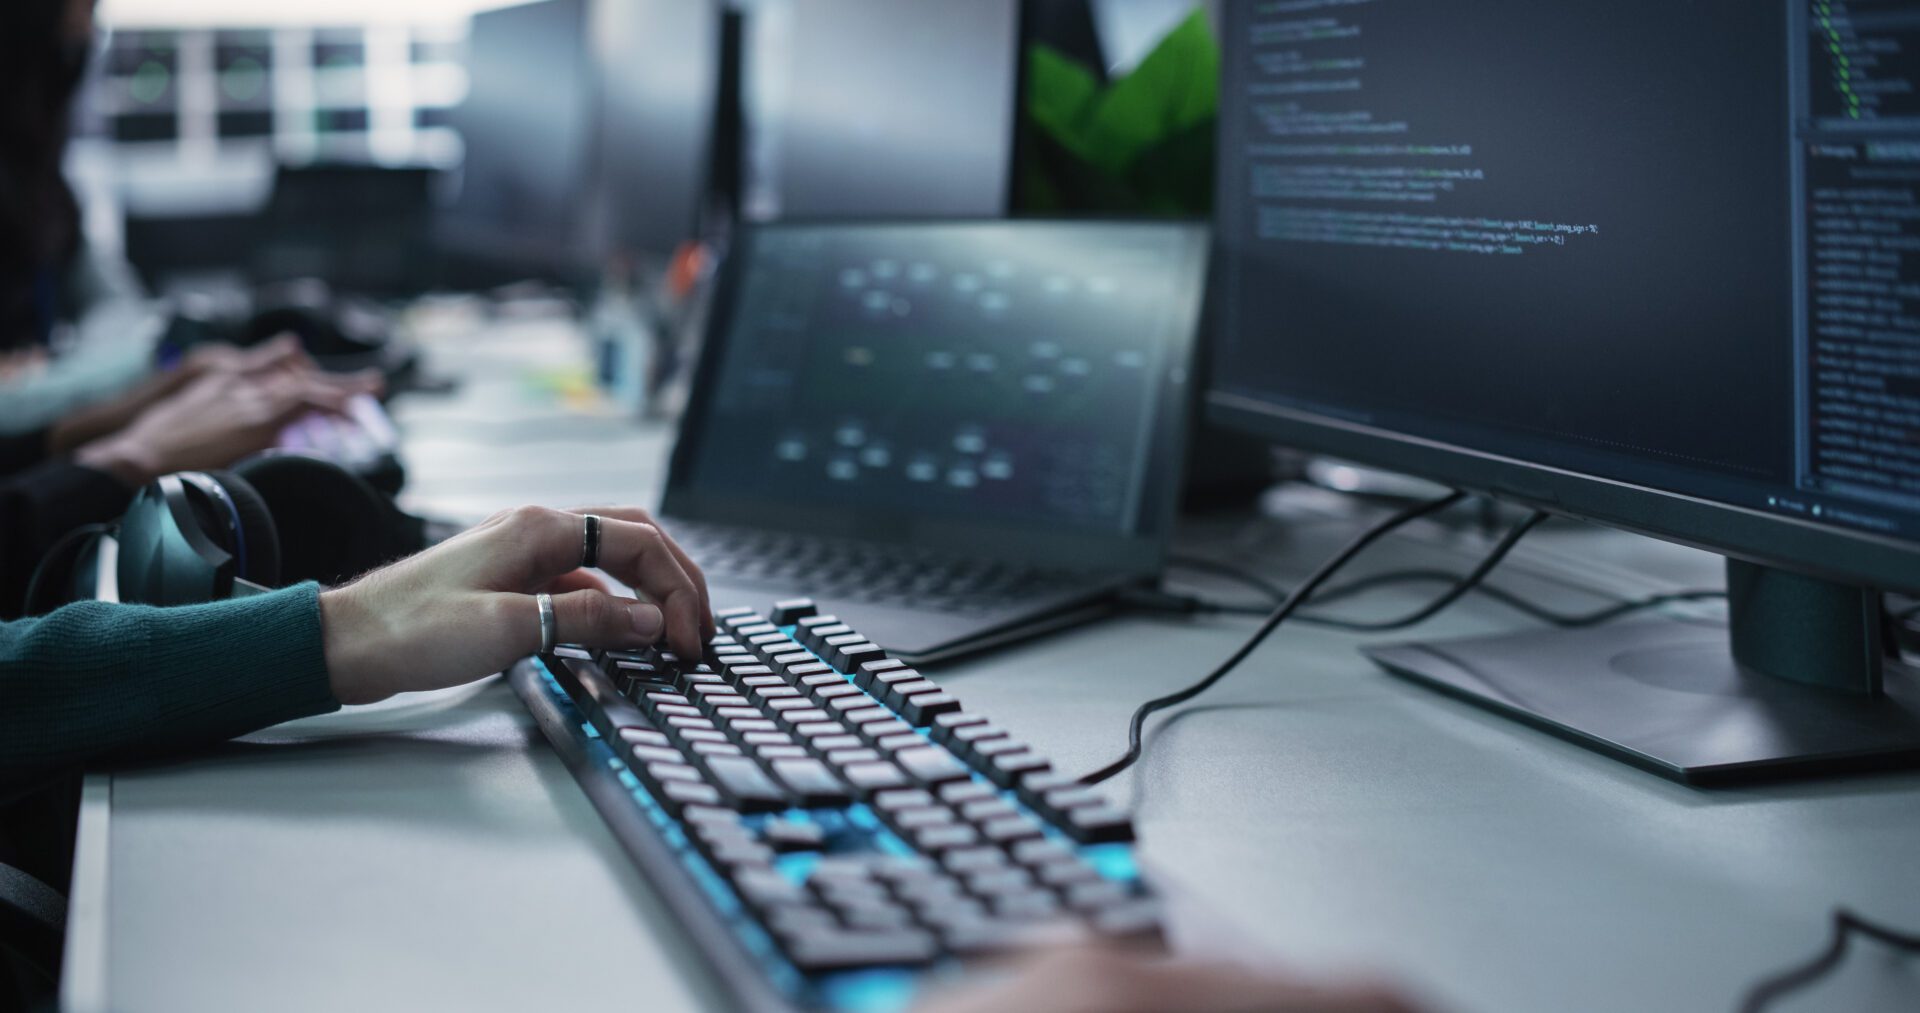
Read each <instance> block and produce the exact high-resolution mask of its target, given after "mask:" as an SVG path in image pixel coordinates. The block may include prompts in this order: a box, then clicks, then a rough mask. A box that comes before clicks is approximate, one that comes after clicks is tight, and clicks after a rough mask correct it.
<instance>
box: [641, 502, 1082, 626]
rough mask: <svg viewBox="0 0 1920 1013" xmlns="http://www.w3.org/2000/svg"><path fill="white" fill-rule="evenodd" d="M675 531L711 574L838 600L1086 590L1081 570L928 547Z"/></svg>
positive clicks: (944, 599) (900, 601)
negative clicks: (803, 589) (798, 588)
mask: <svg viewBox="0 0 1920 1013" xmlns="http://www.w3.org/2000/svg"><path fill="white" fill-rule="evenodd" d="M673 532H674V537H675V538H676V539H677V540H679V542H680V543H681V544H682V545H684V546H686V548H687V551H688V552H690V553H692V554H693V556H694V557H695V558H697V559H699V560H700V565H701V568H702V569H704V570H705V571H706V574H707V576H708V577H709V578H711V579H714V580H717V581H723V582H726V583H730V584H742V585H747V586H754V585H759V586H765V587H794V586H799V585H804V586H805V587H807V588H808V589H809V590H811V591H812V593H814V594H816V595H819V596H820V597H822V598H831V599H833V600H835V601H849V602H871V603H874V604H885V605H898V606H902V607H907V608H924V609H932V610H936V611H947V612H960V613H969V614H973V613H981V612H989V611H993V610H996V609H1000V608H1005V607H1007V605H1008V603H1009V602H1012V601H1016V600H1021V599H1030V598H1035V597H1044V596H1050V595H1054V594H1062V593H1069V592H1074V591H1084V590H1085V588H1086V587H1087V585H1088V583H1089V582H1090V581H1091V580H1093V578H1092V577H1091V576H1090V575H1089V574H1086V573H1082V572H1074V571H1069V570H1059V569H1044V568H1039V567H1029V566H1021V565H1018V564H1014V563H1008V562H1000V561H991V560H982V559H980V558H979V557H977V556H974V557H962V556H956V555H949V554H945V553H940V552H935V551H933V550H930V549H921V548H913V547H908V546H899V545H887V544H884V543H878V542H866V541H860V540H856V539H849V538H832V537H827V536H822V535H807V534H799V533H794V532H784V531H767V530H761V529H756V528H736V527H726V526H720V525H713V524H703V523H700V522H689V521H685V520H677V521H675V522H674V526H673Z"/></svg>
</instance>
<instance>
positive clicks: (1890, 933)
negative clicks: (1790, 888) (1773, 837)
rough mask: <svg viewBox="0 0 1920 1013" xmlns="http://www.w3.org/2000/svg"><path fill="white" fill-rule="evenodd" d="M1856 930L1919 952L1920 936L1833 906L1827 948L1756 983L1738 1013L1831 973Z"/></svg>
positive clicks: (1755, 1010)
mask: <svg viewBox="0 0 1920 1013" xmlns="http://www.w3.org/2000/svg"><path fill="white" fill-rule="evenodd" d="M1856 932H1858V933H1860V934H1861V935H1863V936H1868V937H1870V938H1873V939H1877V940H1879V941H1880V942H1882V943H1885V944H1886V945H1888V946H1891V947H1893V948H1894V949H1897V950H1905V951H1907V952H1908V953H1920V936H1915V935H1908V934H1907V933H1905V932H1897V931H1895V930H1893V929H1890V928H1887V927H1886V926H1884V925H1876V924H1874V923H1873V922H1870V921H1867V920H1866V919H1865V918H1862V917H1860V916H1859V915H1857V914H1854V913H1853V912H1852V911H1849V910H1847V909H1846V908H1835V909H1834V911H1833V935H1832V936H1831V937H1829V938H1828V939H1827V948H1826V949H1825V950H1822V951H1821V952H1820V953H1819V955H1817V956H1815V957H1814V958H1813V959H1811V960H1808V961H1807V962H1806V963H1804V964H1799V965H1797V966H1794V967H1790V968H1787V969H1786V970H1784V971H1781V972H1780V973H1778V974H1775V975H1772V976H1770V977H1767V978H1763V979H1761V980H1760V981H1758V982H1756V983H1755V984H1754V986H1753V987H1752V988H1750V989H1748V990H1747V994H1746V996H1745V997H1744V998H1742V999H1741V1000H1740V1013H1761V1011H1762V1010H1764V1009H1766V1008H1767V1007H1768V1006H1770V1005H1772V1004H1773V1003H1774V1002H1775V1001H1777V1000H1778V999H1779V998H1780V997H1781V996H1783V995H1786V994H1787V993H1789V992H1793V991H1797V990H1799V989H1802V988H1805V987H1806V986H1808V985H1811V984H1813V983H1814V982H1815V981H1818V980H1820V979H1821V978H1823V977H1825V976H1826V975H1827V974H1829V973H1831V972H1832V971H1833V969H1834V968H1836V967H1838V966H1840V961H1841V959H1842V958H1844V957H1845V956H1846V955H1847V941H1848V940H1849V939H1850V938H1852V936H1853V934H1854V933H1856Z"/></svg>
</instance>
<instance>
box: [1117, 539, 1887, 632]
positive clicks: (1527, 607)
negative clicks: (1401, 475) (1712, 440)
mask: <svg viewBox="0 0 1920 1013" xmlns="http://www.w3.org/2000/svg"><path fill="white" fill-rule="evenodd" d="M1168 563H1169V564H1170V565H1172V566H1176V567H1179V568H1182V569H1189V570H1194V571H1198V572H1205V573H1213V574H1218V575H1220V576H1223V577H1230V578H1231V579H1233V580H1236V581H1238V582H1239V583H1241V584H1245V585H1246V586H1248V587H1257V588H1259V589H1260V590H1262V591H1264V592H1266V593H1267V594H1268V596H1269V597H1271V598H1272V599H1273V600H1274V601H1276V602H1278V601H1280V600H1281V599H1283V598H1285V597H1286V591H1285V589H1284V588H1281V587H1280V586H1279V585H1277V584H1274V583H1273V582H1271V581H1268V580H1266V579H1265V578H1263V577H1261V576H1259V575H1258V574H1255V573H1253V572H1251V571H1248V570H1244V569H1241V568H1240V567H1237V566H1234V565H1233V564H1231V563H1225V562H1221V561H1219V560H1213V559H1204V558H1201V557H1198V556H1176V557H1174V558H1172V559H1169V560H1168ZM1462 579H1463V578H1462V577H1461V575H1460V574H1457V573H1453V572H1450V571H1447V570H1393V571H1390V572H1387V573H1377V574H1374V575H1373V576H1370V577H1361V578H1360V579H1358V580H1353V581H1349V582H1348V583H1345V584H1337V585H1335V586H1333V587H1330V588H1327V589H1326V590H1325V591H1322V592H1320V593H1319V594H1317V595H1314V596H1313V601H1312V602H1310V604H1313V605H1323V604H1327V603H1329V602H1334V601H1338V600H1340V599H1343V598H1351V597H1353V596H1355V595H1358V594H1362V593H1364V592H1367V591H1372V590H1374V589H1376V588H1381V587H1387V586H1391V585H1394V584H1439V583H1456V582H1459V581H1461V580H1462ZM1471 590H1473V591H1475V592H1478V593H1479V594H1483V595H1485V596H1487V597H1488V598H1491V599H1493V600H1494V601H1496V602H1499V603H1500V604H1502V605H1505V606H1507V607H1508V608H1511V609H1513V610H1515V611H1517V612H1520V613H1523V614H1525V615H1528V616H1531V617H1533V618H1535V619H1538V620H1540V621H1541V622H1544V623H1547V624H1549V625H1553V626H1559V627H1565V628H1568V629H1577V628H1580V627H1586V626H1599V625H1601V624H1603V623H1608V622H1612V621H1613V620H1615V619H1618V618H1620V617H1622V616H1626V615H1631V614H1633V613H1635V612H1642V611H1645V610H1647V609H1651V608H1658V607H1660V606H1662V605H1670V604H1674V603H1677V602H1688V601H1705V600H1708V599H1713V598H1725V597H1726V596H1727V592H1725V591H1722V590H1718V589H1714V588H1699V589H1693V590H1685V591H1669V592H1666V593H1663V594H1657V595H1651V596H1649V597H1646V598H1636V599H1629V600H1625V601H1620V602H1616V603H1615V604H1612V605H1608V606H1606V607H1604V608H1601V609H1598V610H1596V611H1593V612H1586V613H1574V614H1569V613H1564V612H1555V611H1553V610H1552V609H1549V608H1546V607H1544V606H1541V605H1537V604H1535V603H1534V602H1532V601H1529V600H1528V599H1526V598H1524V597H1521V596H1520V595H1519V594H1517V593H1515V592H1513V591H1509V590H1507V589H1506V588H1503V587H1500V586H1498V585H1495V584H1487V583H1480V584H1477V585H1475V586H1473V587H1472V588H1471ZM1163 597H1164V601H1165V602H1167V604H1165V605H1157V604H1154V603H1152V602H1143V603H1141V604H1142V605H1143V607H1147V608H1159V609H1160V610H1161V611H1173V612H1184V613H1214V614H1226V615H1262V616H1263V615H1266V614H1267V612H1268V611H1269V610H1270V608H1271V606H1265V605H1238V604H1224V603H1219V602H1213V601H1208V600H1205V599H1202V598H1196V597H1192V596H1187V595H1176V594H1171V593H1168V594H1165V595H1164V596H1163ZM1916 611H1920V610H1916ZM1298 621H1299V622H1302V623H1310V624H1314V625H1325V626H1332V627H1335V628H1348V627H1347V624H1346V622H1345V621H1344V620H1335V619H1325V618H1323V617H1321V616H1316V615H1310V614H1302V615H1301V616H1300V617H1299V620H1298Z"/></svg>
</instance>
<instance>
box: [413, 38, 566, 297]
mask: <svg viewBox="0 0 1920 1013" xmlns="http://www.w3.org/2000/svg"><path fill="white" fill-rule="evenodd" d="M588 13H589V11H588V5H587V2H586V0H539V2H537V3H530V4H522V5H520V6H516V7H505V8H501V9H498V10H489V11H481V12H480V13H478V14H475V15H474V16H473V22H472V27H471V30H470V33H469V36H468V40H467V78H468V84H467V97H466V100H465V101H464V102H462V103H461V104H460V105H459V106H457V107H455V108H454V110H453V112H452V121H453V124H454V126H455V128H456V129H457V130H458V131H459V133H460V139H461V142H462V144H463V146H464V148H465V155H464V157H463V159H462V161H461V168H460V176H459V189H458V194H457V195H456V197H455V198H454V201H453V203H452V205H451V206H450V207H448V208H447V209H445V211H444V212H443V214H442V218H441V221H440V222H439V223H438V225H437V227H436V230H435V231H436V239H437V241H438V243H439V245H440V246H441V248H442V250H443V252H444V253H445V255H446V257H447V259H448V260H449V262H450V263H451V264H452V265H453V269H454V270H455V272H456V281H459V282H465V281H468V280H475V281H480V280H498V281H508V280H513V279H514V278H516V277H527V276H532V277H542V278H547V279H551V280H566V279H568V278H571V277H573V276H574V275H575V274H577V273H578V272H580V271H581V270H583V269H584V268H585V267H586V266H587V264H588V262H589V261H590V259H591V258H590V257H588V256H587V255H586V252H585V249H584V246H583V244H582V235H583V234H582V223H583V215H582V208H583V206H584V201H583V200H582V197H583V195H584V194H585V192H586V187H587V183H588V179H589V172H588V165H589V162H588V158H589V156H590V154H591V151H592V148H591V146H590V137H591V130H592V81H593V73H592V67H591V64H590V63H589V61H588V59H587V27H588V20H587V18H588Z"/></svg>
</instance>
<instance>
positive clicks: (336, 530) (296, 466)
mask: <svg viewBox="0 0 1920 1013" xmlns="http://www.w3.org/2000/svg"><path fill="white" fill-rule="evenodd" d="M234 471H235V472H236V473H237V474H239V475H240V476H241V477H243V478H245V479H246V480H247V481H248V482H249V483H251V484H252V485H253V488H254V489H256V490H258V491H259V493H260V496H261V498H262V499H263V500H265V501H266V504H267V506H268V507H270V508H271V509H272V511H273V516H274V519H275V520H276V521H277V522H278V523H279V525H280V530H281V531H282V532H284V533H285V534H286V535H287V539H286V541H285V543H284V544H283V545H282V548H283V549H284V555H283V556H282V557H281V560H282V564H283V568H282V574H283V576H284V577H285V578H286V581H287V583H294V582H297V581H303V580H317V581H319V582H320V583H322V584H338V583H341V582H342V581H346V580H350V579H352V578H354V577H358V576H360V575H361V574H363V573H366V572H367V571H368V570H371V569H373V568H375V567H377V566H381V565H383V564H386V563H389V562H392V561H393V560H395V559H399V558H400V557H402V556H407V555H411V554H413V553H415V552H418V551H420V549H421V548H423V547H424V546H425V545H426V526H425V522H423V521H422V520H420V519H419V518H418V517H413V516H411V515H409V514H407V513H405V512H403V511H402V510H401V509H400V508H399V507H397V506H395V505H394V504H393V501H392V500H391V499H389V498H388V497H387V496H386V495H385V494H383V493H381V492H380V491H379V490H377V489H375V488H374V487H373V486H372V485H370V484H368V483H367V482H366V480H364V479H362V478H360V477H359V476H358V475H355V474H353V473H352V472H350V471H347V470H346V469H345V468H342V467H340V466H339V465H336V464H334V463H333V462H331V461H323V460H320V459H319V458H315V457H307V456H305V455H302V454H289V453H269V454H263V455H260V456H258V457H254V458H250V459H248V460H245V461H242V462H240V464H239V465H238V466H236V467H235V468H234Z"/></svg>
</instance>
